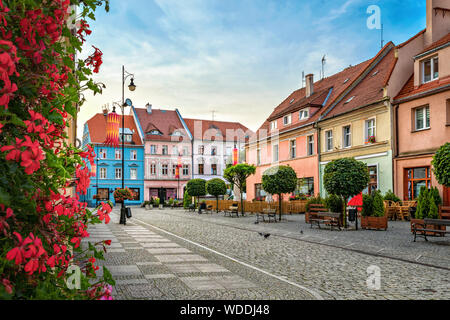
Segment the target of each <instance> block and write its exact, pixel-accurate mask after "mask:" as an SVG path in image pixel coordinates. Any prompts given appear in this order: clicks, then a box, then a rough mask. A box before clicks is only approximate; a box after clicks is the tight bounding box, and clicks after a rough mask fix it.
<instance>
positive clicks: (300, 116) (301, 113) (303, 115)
mask: <svg viewBox="0 0 450 320" xmlns="http://www.w3.org/2000/svg"><path fill="white" fill-rule="evenodd" d="M308 118H309V109H303V110H300V111H299V113H298V120H300V121H301V120H305V119H308Z"/></svg>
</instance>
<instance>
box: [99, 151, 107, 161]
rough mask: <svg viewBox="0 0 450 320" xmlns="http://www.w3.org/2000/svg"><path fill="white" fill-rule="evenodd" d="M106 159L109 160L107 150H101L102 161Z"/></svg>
mask: <svg viewBox="0 0 450 320" xmlns="http://www.w3.org/2000/svg"><path fill="white" fill-rule="evenodd" d="M106 158H107V152H106V149H100V159H106Z"/></svg>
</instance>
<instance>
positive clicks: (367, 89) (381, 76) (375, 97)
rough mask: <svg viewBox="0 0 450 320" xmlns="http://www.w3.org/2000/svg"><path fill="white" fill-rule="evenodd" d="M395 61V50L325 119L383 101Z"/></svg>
mask: <svg viewBox="0 0 450 320" xmlns="http://www.w3.org/2000/svg"><path fill="white" fill-rule="evenodd" d="M395 60H396V59H395V52H394V50H391V51H390V52H389V53H387V54H386V55H385V56H384V57H383V58H382V59H381V61H380V62H379V63H378V64H377V65H376V66H375V67H374V68H373V69H372V70H371V71H370V72H369V73H368V74H367V75H366V76H365V78H364V79H363V80H362V81H361V82H360V83H358V85H357V86H356V87H355V88H353V89H352V90H351V91H350V92H349V93H348V94H347V95H346V96H345V97H344V98H343V99H342V100H341V101H340V102H339V103H338V104H337V105H336V106H335V107H334V108H333V109H332V110H331V111H330V112H329V113H328V114H327V116H326V117H325V119H327V118H330V117H333V116H336V115H339V114H342V113H346V112H349V111H352V110H354V109H356V108H359V107H362V106H365V105H368V104H370V103H374V102H377V101H380V100H382V99H383V98H384V91H383V89H384V87H385V81H386V77H387V76H388V75H389V73H390V72H391V67H392V64H393V61H395ZM352 97H353V98H352ZM350 99H351V100H350ZM349 100H350V101H349ZM347 101H348V102H347Z"/></svg>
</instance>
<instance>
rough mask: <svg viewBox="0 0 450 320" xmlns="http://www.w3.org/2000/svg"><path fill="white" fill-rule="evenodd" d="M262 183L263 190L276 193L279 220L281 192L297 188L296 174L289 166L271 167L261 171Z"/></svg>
mask: <svg viewBox="0 0 450 320" xmlns="http://www.w3.org/2000/svg"><path fill="white" fill-rule="evenodd" d="M262 184H263V189H264V190H265V191H267V192H268V193H270V194H277V195H278V202H279V215H280V218H279V220H280V221H281V215H282V209H283V207H282V203H283V194H286V193H291V192H294V191H295V189H296V188H297V174H296V173H295V171H294V169H292V168H291V167H289V166H279V167H272V168H269V169H267V170H266V171H265V172H264V173H263V176H262Z"/></svg>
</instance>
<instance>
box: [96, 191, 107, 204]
mask: <svg viewBox="0 0 450 320" xmlns="http://www.w3.org/2000/svg"><path fill="white" fill-rule="evenodd" d="M97 195H98V198H97V200H98V201H108V200H109V189H108V188H98V190H97Z"/></svg>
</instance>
